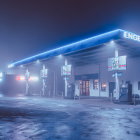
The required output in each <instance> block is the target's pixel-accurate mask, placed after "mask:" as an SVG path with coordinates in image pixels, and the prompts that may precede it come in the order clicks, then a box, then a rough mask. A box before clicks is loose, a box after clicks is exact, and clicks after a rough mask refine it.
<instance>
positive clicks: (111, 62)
mask: <svg viewBox="0 0 140 140" xmlns="http://www.w3.org/2000/svg"><path fill="white" fill-rule="evenodd" d="M113 70H126V56H119V57H116V58H114V57H113V58H109V59H108V71H113Z"/></svg>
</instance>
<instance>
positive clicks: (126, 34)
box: [124, 32, 140, 42]
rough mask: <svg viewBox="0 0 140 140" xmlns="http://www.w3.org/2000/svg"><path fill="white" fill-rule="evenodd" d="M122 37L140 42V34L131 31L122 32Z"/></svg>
mask: <svg viewBox="0 0 140 140" xmlns="http://www.w3.org/2000/svg"><path fill="white" fill-rule="evenodd" d="M124 38H128V39H132V40H135V41H139V42H140V36H139V35H136V34H134V33H131V32H124Z"/></svg>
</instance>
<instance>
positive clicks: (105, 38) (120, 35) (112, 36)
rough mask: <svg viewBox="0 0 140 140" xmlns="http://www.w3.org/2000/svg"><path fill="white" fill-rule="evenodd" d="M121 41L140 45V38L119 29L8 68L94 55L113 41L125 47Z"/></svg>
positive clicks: (22, 61)
mask: <svg viewBox="0 0 140 140" xmlns="http://www.w3.org/2000/svg"><path fill="white" fill-rule="evenodd" d="M121 40H124V41H126V42H129V41H130V42H136V43H139V42H140V36H138V35H136V34H134V33H131V32H128V31H125V30H122V29H117V30H113V31H110V32H106V33H103V34H100V35H97V36H93V37H90V38H87V39H84V40H81V41H78V42H75V43H72V44H68V45H65V46H62V47H59V48H56V49H52V50H48V51H46V52H43V53H40V54H37V55H34V56H31V57H28V58H25V59H22V60H19V61H16V62H14V63H11V64H9V65H8V67H9V68H11V67H15V66H19V65H24V64H28V63H32V62H34V61H37V60H45V59H48V58H50V57H53V56H58V55H60V54H61V55H71V56H74V55H78V53H79V52H80V53H81V54H80V55H82V56H84V54H82V53H83V52H84V53H85V50H86V53H88V52H89V51H90V53H94V50H95V49H96V48H98V47H99V48H100V47H102V46H104V44H106V43H108V42H111V41H115V42H116V41H117V42H118V43H121V44H123V45H124V46H125V45H126V44H124V42H122V41H121ZM127 44H128V43H127ZM91 50H92V52H91ZM95 53H96V51H95Z"/></svg>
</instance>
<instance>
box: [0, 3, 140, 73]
mask: <svg viewBox="0 0 140 140" xmlns="http://www.w3.org/2000/svg"><path fill="white" fill-rule="evenodd" d="M139 5H140V2H139V0H132V1H130V0H0V49H1V51H0V52H1V53H0V71H1V70H5V68H6V67H7V65H8V64H9V63H11V62H13V61H16V60H20V59H23V58H26V57H29V56H32V55H35V54H37V53H41V52H43V51H46V50H49V49H52V48H56V47H60V46H61V45H65V44H68V43H72V42H75V41H78V40H81V39H84V38H87V37H91V36H94V35H96V34H100V33H103V32H106V31H110V30H113V29H117V28H122V29H125V30H128V31H131V32H135V33H137V34H140V8H139V7H140V6H139Z"/></svg>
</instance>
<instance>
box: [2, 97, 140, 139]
mask: <svg viewBox="0 0 140 140" xmlns="http://www.w3.org/2000/svg"><path fill="white" fill-rule="evenodd" d="M139 139H140V105H137V106H134V105H122V104H121V105H120V104H114V103H111V102H110V101H109V100H107V99H82V100H68V99H56V98H49V99H47V98H31V97H30V98H27V97H20V98H6V97H1V98H0V140H139Z"/></svg>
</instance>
